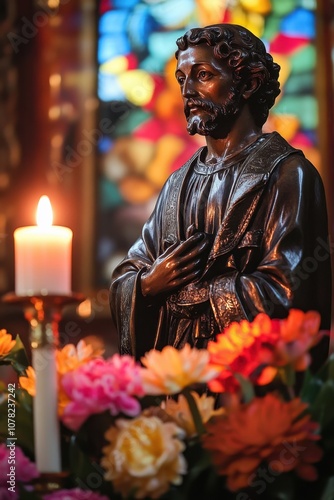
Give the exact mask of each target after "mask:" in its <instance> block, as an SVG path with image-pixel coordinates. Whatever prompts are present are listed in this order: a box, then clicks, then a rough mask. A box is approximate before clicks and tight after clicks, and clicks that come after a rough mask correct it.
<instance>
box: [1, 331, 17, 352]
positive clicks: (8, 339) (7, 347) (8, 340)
mask: <svg viewBox="0 0 334 500" xmlns="http://www.w3.org/2000/svg"><path fill="white" fill-rule="evenodd" d="M14 345H15V340H13V339H12V336H11V335H10V334H9V333H7V330H0V356H6V354H8V353H9V352H10V351H11V350H12V349H13V347H14Z"/></svg>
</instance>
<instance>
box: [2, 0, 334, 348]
mask: <svg viewBox="0 0 334 500" xmlns="http://www.w3.org/2000/svg"><path fill="white" fill-rule="evenodd" d="M219 22H231V23H236V24H241V25H244V26H246V27H247V28H249V29H250V30H251V31H253V32H254V33H255V34H256V35H257V36H259V37H260V38H261V39H262V40H263V41H264V43H265V44H266V46H267V49H268V51H269V52H270V53H271V54H272V55H273V57H274V60H275V61H276V62H278V63H279V64H280V65H281V77H280V81H281V86H282V94H281V95H280V96H279V98H278V100H277V103H276V105H275V107H274V109H273V110H272V112H271V113H270V117H269V119H268V121H267V123H266V125H265V131H271V130H277V131H278V132H280V133H281V134H282V135H283V136H284V137H285V138H286V139H287V140H288V141H289V142H290V143H291V144H292V145H293V146H295V147H297V148H300V149H302V150H303V151H304V153H305V155H306V156H307V157H308V158H309V159H310V160H311V161H312V163H313V164H314V165H315V166H316V167H317V169H318V170H319V172H320V174H321V176H322V178H323V180H324V183H325V188H326V192H327V202H328V209H329V215H330V231H331V235H332V236H333V234H334V231H333V223H334V220H333V205H332V199H333V190H334V174H333V168H334V161H333V160H334V151H333V145H334V126H333V125H334V97H333V95H334V1H333V0H319V1H316V0H182V1H180V0H24V1H23V0H21V1H19V0H0V74H1V78H0V294H1V295H3V294H6V293H8V292H11V291H13V290H14V276H15V275H14V272H15V270H14V242H13V232H14V230H15V229H16V228H17V227H21V226H27V225H33V224H35V212H36V208H37V203H38V200H39V198H40V196H42V195H43V194H46V195H47V196H49V198H50V200H51V203H52V207H53V213H54V224H57V225H63V226H68V227H70V228H71V229H72V230H73V234H74V236H73V264H72V267H73V272H72V275H73V276H72V289H73V290H74V291H76V292H81V293H84V294H85V296H87V298H88V300H87V301H86V302H85V303H84V304H83V305H82V306H80V308H69V310H68V311H65V314H64V319H63V323H62V325H61V332H60V337H61V341H62V343H68V342H73V343H77V341H78V340H79V339H80V338H82V337H89V338H90V340H91V341H93V342H97V343H103V344H104V345H105V346H106V349H107V351H108V352H110V353H112V352H114V351H115V350H116V349H117V345H116V336H115V332H114V329H113V325H112V321H111V317H110V313H109V306H108V287H109V284H110V276H111V272H112V270H113V268H114V266H115V265H116V264H117V263H118V262H119V261H120V260H121V259H122V258H123V256H124V255H125V253H126V251H127V250H128V248H129V247H130V246H131V244H132V243H133V242H134V241H135V240H136V238H137V237H138V236H139V234H140V231H141V227H142V225H143V223H144V222H145V220H146V219H147V218H148V216H149V214H150V213H151V210H152V208H153V206H154V203H155V200H156V197H157V194H158V193H159V191H160V189H161V187H162V185H163V183H164V181H165V180H166V178H167V176H168V175H169V174H170V173H171V172H172V171H173V170H175V169H177V168H178V167H179V166H181V165H182V164H183V163H184V161H185V160H186V159H187V158H189V156H190V155H191V154H192V153H193V152H194V151H195V150H196V149H197V148H198V147H199V146H201V145H202V144H203V142H202V139H201V138H199V137H190V136H188V134H187V133H186V130H185V119H184V117H183V109H182V104H181V99H180V95H179V89H178V86H177V85H176V82H175V81H174V80H175V79H174V71H175V59H174V52H175V49H176V45H175V40H176V39H177V38H178V37H179V36H180V35H182V34H183V33H184V32H185V31H186V30H187V29H189V28H191V27H194V26H199V25H203V26H204V25H208V24H214V23H219ZM0 320H1V323H0V328H7V329H8V331H9V332H10V333H13V334H14V335H15V334H16V333H20V334H21V335H22V336H23V337H24V339H26V342H27V322H26V320H25V319H24V316H23V312H22V310H21V308H20V307H18V306H13V305H10V306H8V305H7V304H4V303H1V302H0ZM69 323H71V324H72V323H73V324H74V327H73V325H72V327H71V328H69V327H68V325H69Z"/></svg>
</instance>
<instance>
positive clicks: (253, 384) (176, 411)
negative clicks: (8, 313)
mask: <svg viewBox="0 0 334 500" xmlns="http://www.w3.org/2000/svg"><path fill="white" fill-rule="evenodd" d="M319 325H320V317H319V314H318V313H317V312H314V311H309V312H306V313H304V312H302V311H300V310H296V309H293V310H291V311H290V313H289V316H288V317H287V318H286V319H283V320H272V319H270V318H269V317H268V316H267V315H265V314H259V315H258V316H257V317H256V318H255V319H254V321H252V322H248V321H241V322H240V323H232V324H231V325H230V326H229V327H228V328H226V330H225V331H224V332H222V333H220V334H219V335H217V337H216V339H215V340H213V341H210V342H209V344H208V348H207V349H206V350H199V349H196V348H191V347H190V346H189V345H185V346H184V347H183V348H182V349H180V350H176V349H174V348H173V347H171V346H167V347H165V348H164V349H163V350H162V351H155V350H152V351H150V352H148V353H147V354H146V355H145V356H144V357H143V358H142V360H141V361H142V363H141V364H139V363H136V362H135V361H134V359H133V358H131V357H129V356H119V355H117V354H115V355H114V356H112V357H111V358H109V359H105V358H104V357H103V355H102V354H103V353H102V352H94V351H93V349H92V347H91V346H90V345H87V344H85V342H84V341H83V340H81V341H80V342H79V343H78V345H77V346H76V347H75V346H74V345H67V346H65V347H64V348H62V349H59V350H58V351H57V374H58V414H59V419H60V422H61V426H62V450H63V466H64V470H66V471H67V473H68V476H67V485H66V488H65V489H60V490H57V491H54V492H49V493H47V494H45V493H38V491H36V488H34V483H35V481H36V480H37V481H38V471H37V470H36V467H35V465H34V463H33V460H34V446H33V440H32V435H33V432H32V412H33V409H32V402H33V397H34V394H35V374H34V370H33V368H32V367H31V366H29V364H28V361H27V357H26V355H25V352H24V348H23V345H22V343H21V340H20V338H19V337H16V339H15V340H13V339H12V336H11V335H10V334H8V333H7V332H6V331H5V330H1V331H0V363H1V364H11V365H12V367H13V368H14V369H15V371H16V372H17V374H18V385H17V389H16V398H15V405H16V418H17V442H16V480H17V481H18V483H19V485H18V489H17V490H16V491H15V493H13V492H9V490H8V484H7V481H5V480H3V479H1V480H0V498H1V499H7V498H10V499H13V498H14V499H15V498H19V499H21V498H22V499H25V498H27V499H29V498H30V499H41V498H43V499H46V500H57V499H63V500H65V499H67V500H71V499H78V500H80V499H90V500H99V499H100V500H101V499H102V500H105V499H108V498H109V499H115V500H116V499H140V498H141V499H150V498H152V499H154V498H159V499H164V500H170V499H172V500H185V499H197V498H198V499H204V498H210V499H218V498H219V499H227V500H229V499H231V500H232V499H234V500H253V499H256V498H261V499H268V500H278V499H280V500H300V499H305V500H308V499H310V500H311V499H312V500H315V499H317V500H333V499H334V404H333V403H334V356H332V357H330V358H329V359H328V360H327V362H326V364H325V365H324V366H323V367H322V369H321V370H320V371H319V372H318V373H316V374H312V373H311V371H310V370H309V366H310V360H311V357H310V350H311V348H312V347H314V346H315V344H316V343H317V342H318V341H319V340H320V338H321V337H322V335H324V333H323V332H319ZM298 372H303V381H302V385H301V388H300V390H299V391H298V394H296V393H295V375H296V373H298ZM6 417H7V398H6V391H5V389H4V388H3V389H2V400H1V405H0V441H2V444H0V464H1V465H0V470H1V472H2V474H1V477H5V478H6V477H7V475H8V470H7V469H8V467H9V462H10V455H9V451H8V447H6V437H7V431H8V428H7V425H6V424H7V418H6ZM9 470H10V469H9Z"/></svg>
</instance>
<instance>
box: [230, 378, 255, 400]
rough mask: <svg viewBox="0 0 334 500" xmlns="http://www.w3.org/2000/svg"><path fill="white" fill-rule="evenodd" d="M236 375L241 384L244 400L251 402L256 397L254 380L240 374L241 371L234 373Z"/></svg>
mask: <svg viewBox="0 0 334 500" xmlns="http://www.w3.org/2000/svg"><path fill="white" fill-rule="evenodd" d="M234 376H235V378H236V379H237V381H238V382H239V384H240V387H241V392H242V397H243V400H244V402H245V403H249V402H250V401H252V399H254V397H255V391H254V386H253V384H252V382H251V381H250V380H249V379H248V378H246V377H244V376H243V375H240V373H234Z"/></svg>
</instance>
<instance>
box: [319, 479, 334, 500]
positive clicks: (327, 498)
mask: <svg viewBox="0 0 334 500" xmlns="http://www.w3.org/2000/svg"><path fill="white" fill-rule="evenodd" d="M333 498H334V477H330V478H329V479H328V482H327V486H326V489H325V491H324V492H323V494H322V496H321V498H320V500H333Z"/></svg>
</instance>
